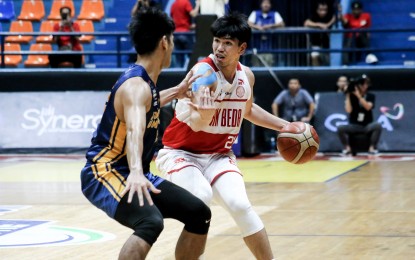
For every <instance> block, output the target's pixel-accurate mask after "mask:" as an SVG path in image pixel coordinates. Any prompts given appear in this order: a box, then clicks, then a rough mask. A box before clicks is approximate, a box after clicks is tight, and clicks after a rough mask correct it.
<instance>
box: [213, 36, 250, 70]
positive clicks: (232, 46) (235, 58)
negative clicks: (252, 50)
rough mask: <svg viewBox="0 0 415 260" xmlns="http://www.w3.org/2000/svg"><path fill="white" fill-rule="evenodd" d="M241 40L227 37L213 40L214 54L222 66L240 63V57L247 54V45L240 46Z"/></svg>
mask: <svg viewBox="0 0 415 260" xmlns="http://www.w3.org/2000/svg"><path fill="white" fill-rule="evenodd" d="M238 43H239V40H237V39H231V38H227V37H222V38H219V37H214V38H213V44H212V48H213V54H214V55H215V58H216V62H217V63H218V64H219V65H221V66H226V65H229V64H232V63H237V62H239V57H240V56H241V55H242V54H243V53H244V52H245V49H246V43H243V44H241V46H239V45H238Z"/></svg>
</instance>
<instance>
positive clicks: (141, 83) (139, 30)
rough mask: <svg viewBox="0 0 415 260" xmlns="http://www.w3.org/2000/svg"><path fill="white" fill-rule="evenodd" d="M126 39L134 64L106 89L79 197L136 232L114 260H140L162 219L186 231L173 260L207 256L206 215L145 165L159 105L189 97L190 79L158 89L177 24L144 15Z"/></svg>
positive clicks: (188, 195) (203, 207)
mask: <svg viewBox="0 0 415 260" xmlns="http://www.w3.org/2000/svg"><path fill="white" fill-rule="evenodd" d="M129 29H130V34H131V37H132V40H133V42H134V45H135V49H136V51H137V62H136V64H134V65H132V66H130V67H129V68H128V69H127V70H126V71H125V72H124V73H123V74H122V75H121V76H120V78H119V79H118V81H117V82H116V83H115V85H114V87H113V88H112V90H111V93H110V95H109V98H108V101H107V103H106V106H105V111H104V114H103V116H102V120H101V123H100V124H99V126H98V128H97V130H96V132H95V133H94V135H93V138H92V144H91V146H90V148H89V149H88V151H87V154H86V159H87V163H86V165H85V167H84V168H83V169H82V172H81V182H82V192H83V193H84V195H85V196H86V197H87V198H88V200H89V201H90V202H91V203H92V204H94V205H95V206H96V207H98V208H100V209H102V210H103V211H105V212H106V213H107V214H108V216H110V217H111V218H114V219H115V220H116V221H118V222H119V223H121V224H123V225H125V226H127V227H130V228H131V229H133V230H134V233H133V235H131V236H130V238H129V239H128V240H127V241H126V243H125V244H124V246H123V248H122V249H121V252H120V254H119V259H145V257H146V255H147V254H148V252H149V250H150V248H151V246H152V245H153V243H154V242H155V241H156V239H157V238H158V236H159V234H160V233H161V231H162V230H163V218H174V219H177V220H179V221H181V222H183V223H184V224H185V227H184V229H183V231H182V234H181V236H180V238H179V241H178V242H177V247H176V252H175V255H176V259H198V258H199V257H200V256H201V255H202V254H203V251H204V247H205V244H206V237H207V232H208V229H209V223H210V217H211V212H210V210H209V208H208V207H207V206H206V205H205V204H204V203H203V202H202V201H201V200H199V199H198V198H196V197H195V196H193V195H192V194H191V193H190V192H188V191H186V190H184V189H183V188H180V187H179V186H176V185H175V184H173V183H171V182H168V181H165V180H164V179H162V178H160V177H158V176H155V175H153V174H152V173H151V172H150V162H151V160H152V158H153V153H154V149H153V148H154V143H155V142H156V140H157V134H158V127H159V124H160V120H159V113H160V106H162V105H164V104H166V103H168V102H170V101H171V100H172V99H174V98H182V97H185V96H186V92H187V89H188V86H189V85H190V84H191V83H192V82H193V81H194V78H191V73H189V74H188V75H187V76H186V78H185V79H184V80H183V82H181V83H180V84H179V85H178V86H176V87H173V88H170V89H167V90H165V91H161V92H160V93H159V91H158V90H157V87H156V82H157V79H158V76H159V74H160V72H161V70H162V68H165V67H168V66H169V65H170V60H171V53H172V50H173V47H174V44H173V31H174V23H173V21H172V20H171V19H170V18H168V17H167V15H166V14H164V13H163V12H162V11H160V10H157V9H149V10H147V11H143V12H139V13H137V14H135V15H134V16H133V17H132V20H131V23H130V28H129Z"/></svg>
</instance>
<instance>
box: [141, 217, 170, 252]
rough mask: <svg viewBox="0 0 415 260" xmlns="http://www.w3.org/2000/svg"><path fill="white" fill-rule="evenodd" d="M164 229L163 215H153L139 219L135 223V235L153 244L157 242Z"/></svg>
mask: <svg viewBox="0 0 415 260" xmlns="http://www.w3.org/2000/svg"><path fill="white" fill-rule="evenodd" d="M163 229H164V222H163V217H162V216H161V215H159V216H154V215H153V216H151V217H147V218H144V219H142V220H140V221H138V222H137V223H136V224H135V225H134V235H136V236H138V237H140V238H142V239H143V240H144V241H146V242H147V243H148V244H149V245H150V246H151V245H153V244H154V242H156V240H157V238H158V237H159V235H160V234H161V232H162V231H163Z"/></svg>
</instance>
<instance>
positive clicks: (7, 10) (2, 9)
mask: <svg viewBox="0 0 415 260" xmlns="http://www.w3.org/2000/svg"><path fill="white" fill-rule="evenodd" d="M15 16H16V14H15V12H14V3H13V1H12V0H0V21H11V20H14V18H15Z"/></svg>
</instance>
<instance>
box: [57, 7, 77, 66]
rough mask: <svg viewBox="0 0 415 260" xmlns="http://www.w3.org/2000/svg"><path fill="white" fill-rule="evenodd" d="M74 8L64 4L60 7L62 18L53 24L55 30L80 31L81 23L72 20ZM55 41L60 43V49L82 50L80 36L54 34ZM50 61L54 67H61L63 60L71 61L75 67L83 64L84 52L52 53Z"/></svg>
mask: <svg viewBox="0 0 415 260" xmlns="http://www.w3.org/2000/svg"><path fill="white" fill-rule="evenodd" d="M71 12H72V10H71V9H70V8H69V7H67V6H64V7H62V8H61V9H60V15H61V20H60V21H59V22H58V23H56V24H55V25H54V26H53V32H80V29H79V25H78V24H77V23H76V22H73V21H72V19H71V18H72V17H71ZM53 40H54V42H55V43H56V44H57V45H58V49H59V51H82V46H81V43H80V42H79V36H74V35H54V37H53ZM49 62H50V66H51V67H52V68H58V67H60V64H62V63H63V62H70V63H72V64H73V67H74V68H80V67H81V66H82V54H64V53H59V54H52V55H49Z"/></svg>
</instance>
